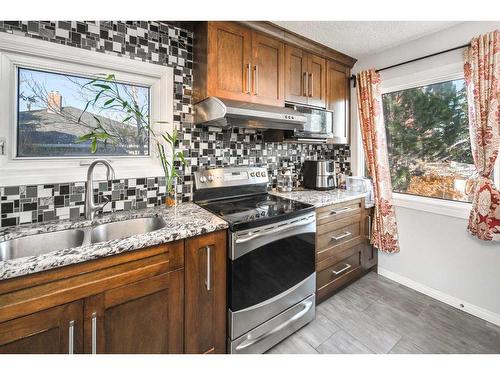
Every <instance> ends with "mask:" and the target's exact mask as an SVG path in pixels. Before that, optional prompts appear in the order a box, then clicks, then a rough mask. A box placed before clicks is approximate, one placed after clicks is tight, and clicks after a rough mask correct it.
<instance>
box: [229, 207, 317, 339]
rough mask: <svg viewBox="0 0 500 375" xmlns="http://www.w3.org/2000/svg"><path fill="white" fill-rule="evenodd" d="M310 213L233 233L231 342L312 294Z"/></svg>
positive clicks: (313, 229) (312, 228)
mask: <svg viewBox="0 0 500 375" xmlns="http://www.w3.org/2000/svg"><path fill="white" fill-rule="evenodd" d="M315 233H316V219H315V213H314V212H312V213H309V214H307V215H304V216H300V217H297V218H294V219H291V220H289V221H286V222H280V223H275V224H271V225H267V226H263V227H259V228H254V229H250V230H246V231H241V232H235V233H233V234H232V236H231V237H232V238H231V253H230V258H231V259H230V262H229V301H228V302H229V330H230V337H231V339H235V338H237V337H239V336H241V335H242V334H244V333H246V332H248V331H249V330H251V329H252V328H254V327H256V326H257V325H259V324H261V323H263V322H265V321H266V320H268V319H270V318H272V317H274V316H275V315H277V314H279V313H281V312H282V311H284V310H286V309H288V308H289V307H291V306H292V305H294V304H296V303H298V302H300V301H302V300H303V299H304V298H306V297H308V296H310V295H311V294H313V293H314V291H315V273H314V270H315Z"/></svg>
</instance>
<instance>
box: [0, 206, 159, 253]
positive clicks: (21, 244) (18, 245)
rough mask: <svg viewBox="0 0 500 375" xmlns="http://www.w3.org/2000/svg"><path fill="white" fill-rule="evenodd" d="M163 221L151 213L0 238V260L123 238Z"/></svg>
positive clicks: (151, 229) (156, 225) (154, 227)
mask: <svg viewBox="0 0 500 375" xmlns="http://www.w3.org/2000/svg"><path fill="white" fill-rule="evenodd" d="M165 225H166V224H165V221H164V220H163V219H162V218H160V217H157V216H154V217H141V218H136V219H128V220H122V221H115V222H111V223H105V224H98V225H96V226H91V227H84V228H79V229H66V230H61V231H57V232H47V233H40V234H34V235H29V236H25V237H20V238H16V239H12V240H7V241H3V242H0V261H4V260H11V259H16V258H23V257H29V256H37V255H41V254H45V253H49V252H51V251H56V250H63V249H69V248H73V247H79V246H83V245H88V244H92V243H98V242H105V241H111V240H118V239H123V238H127V237H131V236H136V235H140V234H145V233H149V232H153V231H155V230H158V229H161V228H163V227H165Z"/></svg>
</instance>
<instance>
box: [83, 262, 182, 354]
mask: <svg viewBox="0 0 500 375" xmlns="http://www.w3.org/2000/svg"><path fill="white" fill-rule="evenodd" d="M182 278H183V272H182V270H178V271H174V272H169V273H164V274H161V275H158V276H155V277H152V278H149V279H145V280H141V281H138V282H135V283H132V284H127V285H125V286H122V287H119V288H115V289H110V290H107V291H105V292H103V293H100V294H97V295H94V296H91V297H89V298H87V299H85V307H84V316H85V320H84V342H85V352H86V353H97V354H101V353H102V354H166V353H182V352H183V347H182V336H183V332H182V326H183V308H182V306H183V295H182Z"/></svg>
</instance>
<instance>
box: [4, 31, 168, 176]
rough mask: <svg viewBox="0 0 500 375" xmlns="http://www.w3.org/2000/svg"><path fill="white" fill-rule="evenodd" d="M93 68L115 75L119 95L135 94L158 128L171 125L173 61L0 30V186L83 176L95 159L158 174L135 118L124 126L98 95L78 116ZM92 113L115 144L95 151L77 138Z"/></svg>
mask: <svg viewBox="0 0 500 375" xmlns="http://www.w3.org/2000/svg"><path fill="white" fill-rule="evenodd" d="M99 74H113V75H114V76H115V79H116V82H118V86H119V89H120V93H123V95H128V96H131V97H132V98H133V99H134V100H136V102H137V105H138V106H139V107H140V108H141V110H142V111H143V113H144V114H146V113H147V114H148V115H149V118H148V120H149V123H150V127H152V128H153V129H154V131H155V132H156V133H157V134H159V133H161V132H163V131H168V132H171V131H172V129H173V122H174V116H173V110H174V71H173V68H172V67H168V66H165V65H160V64H153V63H151V62H143V61H138V60H134V59H130V58H127V57H124V56H114V55H109V54H106V53H100V52H95V51H90V50H85V49H80V48H75V47H70V46H66V45H59V44H56V43H51V42H46V41H43V40H38V39H33V38H26V37H23V36H17V35H11V34H7V33H0V142H2V143H3V145H4V148H3V151H4V153H3V154H0V171H1V173H0V186H11V185H21V184H33V183H35V184H53V183H60V182H70V181H84V180H85V179H86V173H87V168H88V165H89V163H90V161H91V159H95V158H105V159H106V160H108V161H110V162H111V163H112V165H113V168H114V169H115V171H116V173H117V177H118V178H133V177H150V176H161V175H162V174H163V169H162V168H161V164H160V163H159V161H158V159H157V155H156V152H155V149H154V148H153V147H150V145H149V143H150V142H152V139H151V137H148V135H147V134H138V129H137V126H135V125H136V123H135V122H134V119H133V118H132V119H131V120H129V121H128V120H127V121H125V124H123V122H124V115H123V113H120V111H119V109H118V108H115V110H114V111H109V110H104V109H103V105H102V104H103V101H102V100H99V101H98V102H96V105H95V106H92V105H89V107H88V108H87V111H86V112H85V114H84V115H83V116H82V121H80V122H78V117H79V116H80V114H81V112H82V110H83V109H84V108H85V106H86V103H87V101H86V100H87V99H88V98H91V97H92V93H91V92H87V90H85V88H84V87H82V86H84V85H85V82H88V81H89V79H92V78H93V77H96V76H97V75H99ZM94 97H95V96H94ZM34 116H38V118H37V120H34V119H33V117H34ZM65 116H66V117H65ZM93 116H96V117H97V118H98V119H99V122H104V125H103V127H109V129H111V128H113V129H116V130H118V133H119V134H120V135H121V136H120V137H119V141H118V142H114V144H111V143H110V144H104V143H102V144H99V146H98V147H97V150H98V154H97V155H95V154H92V153H91V152H90V150H91V148H90V147H89V145H88V144H79V143H76V142H75V140H76V138H78V137H79V136H80V135H81V134H85V133H88V131H87V130H86V129H85V126H88V127H91V126H93V125H95V123H96V122H97V120H96V122H94V120H95V118H94V117H93ZM68 117H69V119H68ZM75 118H76V120H75ZM114 134H115V133H114ZM113 139H116V138H114V137H113ZM160 142H161V140H160ZM151 145H152V143H151ZM0 150H1V148H0ZM104 172H105V171H104V168H98V169H97V170H96V173H95V179H96V180H98V179H102V178H105V176H106V175H105V173H104Z"/></svg>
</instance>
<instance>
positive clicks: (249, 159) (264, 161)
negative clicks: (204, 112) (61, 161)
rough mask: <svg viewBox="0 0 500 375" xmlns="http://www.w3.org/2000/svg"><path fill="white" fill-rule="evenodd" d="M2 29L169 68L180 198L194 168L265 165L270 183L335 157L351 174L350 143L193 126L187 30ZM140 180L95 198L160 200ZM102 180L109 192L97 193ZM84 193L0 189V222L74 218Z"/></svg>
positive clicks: (3, 25)
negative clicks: (283, 171)
mask: <svg viewBox="0 0 500 375" xmlns="http://www.w3.org/2000/svg"><path fill="white" fill-rule="evenodd" d="M0 32H6V33H12V34H16V35H23V36H26V37H30V38H34V39H41V40H47V41H50V42H53V43H58V44H63V45H67V46H69V47H72V48H83V49H87V50H92V51H97V52H101V53H106V54H111V55H117V56H122V57H123V58H130V59H135V60H142V61H145V62H149V63H153V64H162V65H168V66H171V67H173V68H174V93H173V95H174V126H175V127H176V128H177V129H178V130H179V133H180V136H179V139H180V141H179V149H181V150H183V152H184V155H185V157H186V160H187V162H188V163H187V165H186V166H182V167H181V166H180V165H178V166H177V167H178V169H179V174H180V176H181V177H180V183H179V186H178V193H179V199H181V200H182V201H190V200H191V199H192V193H193V179H192V173H193V172H195V171H197V170H198V169H203V168H213V167H223V166H234V165H267V167H268V169H269V175H270V176H271V178H272V180H271V185H273V186H274V185H275V184H276V175H277V172H278V170H279V169H280V168H282V167H289V168H291V169H292V170H293V171H295V172H299V171H300V168H301V165H302V162H303V161H304V160H306V159H318V158H324V159H333V160H336V161H337V162H338V169H339V171H342V172H344V173H347V174H350V150H349V146H342V145H340V146H336V145H335V146H334V145H328V146H327V145H311V144H293V143H266V142H264V140H263V135H262V133H261V132H258V131H254V130H244V129H225V130H223V131H220V130H217V129H214V128H206V127H202V126H199V125H197V126H195V125H193V123H192V121H193V118H192V95H191V93H192V68H193V38H194V37H195V36H194V35H193V33H192V32H190V31H188V30H185V29H182V28H179V27H176V26H173V25H171V24H169V23H166V22H151V21H150V22H145V21H81V22H79V21H0ZM117 173H119V171H117ZM134 180H135V181H134ZM142 180H144V179H126V180H114V181H108V182H103V183H102V185H100V186H98V187H97V188H98V189H99V191H98V192H97V198H98V199H101V198H99V197H100V196H103V195H106V196H111V198H112V203H110V204H108V205H107V206H106V210H111V209H116V210H121V209H123V210H125V209H133V208H140V207H144V205H146V206H149V205H155V204H161V202H162V201H163V198H162V194H164V185H162V181H163V182H164V179H162V178H158V177H151V178H147V179H145V180H144V181H142ZM151 181H154V182H151ZM143 182H144V183H143ZM105 184H107V190H101V187H102V188H103V189H104V187H105ZM151 184H153V185H151ZM61 189H62V192H61ZM80 190H81V191H80ZM84 190H85V183H84V182H71V183H67V184H55V185H33V186H12V187H2V188H0V196H1V201H0V215H1V222H0V226H2V227H4V226H10V225H16V224H23V223H31V222H42V221H47V220H54V219H67V218H76V217H77V216H78V217H79V216H81V215H82V214H83V197H84ZM133 191H135V192H134V194H132V193H133ZM101 193H102V194H101ZM94 194H96V192H95V189H94ZM154 194H157V196H156V198H155V196H154ZM80 195H81V197H80ZM80 198H81V199H80Z"/></svg>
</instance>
